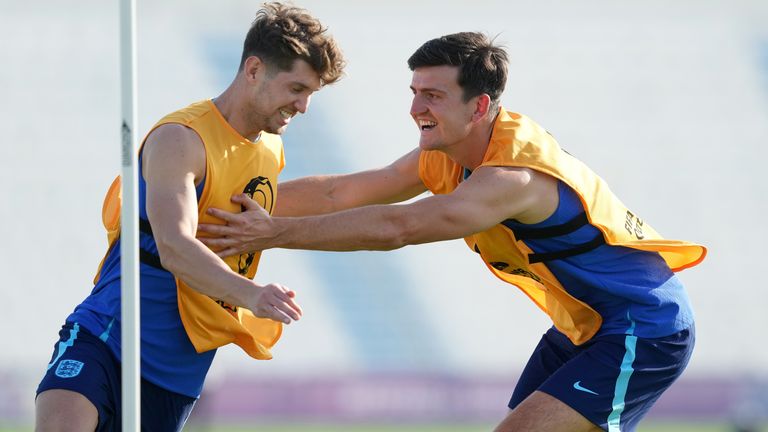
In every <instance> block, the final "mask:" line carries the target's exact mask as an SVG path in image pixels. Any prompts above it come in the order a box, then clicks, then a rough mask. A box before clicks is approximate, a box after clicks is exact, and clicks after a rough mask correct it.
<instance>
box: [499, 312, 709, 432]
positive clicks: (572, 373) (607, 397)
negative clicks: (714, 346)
mask: <svg viewBox="0 0 768 432" xmlns="http://www.w3.org/2000/svg"><path fill="white" fill-rule="evenodd" d="M695 339H696V337H695V329H694V327H693V326H692V327H691V328H689V329H687V330H683V331H681V332H679V333H675V334H673V335H671V336H667V337H663V338H658V339H644V338H639V337H636V336H632V335H621V334H619V335H606V336H600V337H596V338H593V339H592V340H590V341H588V342H587V343H585V344H583V345H580V346H575V345H573V344H572V343H571V341H570V340H568V338H567V337H566V336H565V335H563V334H562V333H560V332H559V331H557V330H555V329H550V330H549V331H547V333H545V334H544V336H542V338H541V341H540V342H539V345H538V346H537V347H536V350H535V351H534V352H533V355H532V356H531V358H530V360H528V364H527V365H526V366H525V369H524V370H523V373H522V375H521V376H520V380H519V381H518V383H517V386H516V387H515V391H514V392H513V393H512V398H511V399H510V401H509V408H510V409H514V408H515V407H516V406H517V405H518V404H520V403H521V402H522V401H523V400H524V399H525V398H526V397H528V396H529V395H530V394H531V393H533V392H534V391H535V390H539V391H541V392H544V393H547V394H549V395H552V396H554V397H555V398H557V399H558V400H560V401H562V402H563V403H565V404H567V405H568V406H570V407H571V408H573V409H575V410H576V411H578V412H579V413H581V415H583V416H584V417H586V418H587V419H588V420H589V421H591V422H592V423H594V424H596V425H598V426H599V427H601V428H603V429H604V430H606V431H611V432H613V431H624V432H628V431H634V430H635V428H636V427H637V423H638V422H639V421H640V419H641V418H642V417H643V416H644V415H645V414H646V413H647V412H648V410H649V409H650V408H651V406H652V405H653V404H654V403H655V402H656V400H657V399H658V398H659V396H661V394H662V393H663V392H664V391H665V390H666V389H667V388H669V386H670V385H672V383H673V382H674V381H675V380H676V379H677V377H679V376H680V374H682V373H683V370H684V369H685V367H686V366H687V365H688V360H690V358H691V352H692V351H693V345H694V343H695Z"/></svg>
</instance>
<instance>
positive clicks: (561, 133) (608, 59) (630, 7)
mask: <svg viewBox="0 0 768 432" xmlns="http://www.w3.org/2000/svg"><path fill="white" fill-rule="evenodd" d="M259 4H260V3H259V2H257V1H234V0H227V1H189V0H188V1H181V0H173V1H172V0H163V1H155V2H151V1H142V0H139V8H138V13H139V21H138V31H139V113H140V118H139V120H140V122H139V131H140V133H141V134H143V133H145V132H146V130H147V129H148V128H149V127H150V126H151V125H152V124H153V122H154V121H155V120H157V119H158V118H160V117H161V116H162V115H163V114H165V113H167V112H169V111H172V110H175V109H177V108H179V107H182V106H185V105H186V104H188V103H190V102H192V101H195V100H199V99H203V98H208V97H213V96H215V95H217V94H218V93H219V92H220V91H222V90H223V89H224V88H225V86H226V85H227V84H228V83H229V82H230V80H231V78H232V77H233V76H234V73H235V69H236V67H237V64H238V61H239V56H240V48H241V43H242V39H243V37H244V35H245V32H246V30H247V28H248V25H249V23H250V21H251V20H252V18H253V15H254V12H255V11H256V9H257V8H258V6H259ZM298 4H299V5H300V6H304V7H306V8H308V9H310V10H311V11H312V12H313V13H315V14H316V15H317V16H318V17H320V18H321V19H322V20H323V21H324V23H325V24H326V25H328V26H329V28H330V30H331V32H332V33H333V34H334V35H335V36H336V37H337V39H338V41H339V43H340V44H341V45H342V47H343V48H344V50H345V53H346V55H347V59H348V63H349V66H348V69H347V77H346V78H345V79H344V80H342V81H341V82H340V83H338V84H336V85H334V86H332V87H329V88H326V89H324V90H322V91H321V92H320V93H318V94H317V95H316V96H315V97H314V98H313V103H312V107H311V109H310V113H309V115H307V116H305V117H302V118H299V119H298V120H297V121H296V122H294V123H292V125H291V127H290V128H289V131H288V133H287V134H286V135H285V144H286V152H287V163H288V165H287V169H286V170H285V171H284V174H283V177H282V178H283V179H287V178H294V177H297V176H301V175H307V174H313V173H331V172H348V171H351V170H357V169H362V168H367V167H372V166H376V165H383V164H386V163H389V162H390V161H392V160H394V159H395V158H397V157H399V156H400V155H401V154H404V153H405V152H407V151H408V150H410V149H411V148H413V147H414V146H415V145H416V135H417V134H416V128H415V127H414V126H413V124H412V121H411V119H410V117H409V115H408V108H409V106H410V96H411V95H410V90H409V89H408V85H409V84H410V72H409V71H408V69H407V66H406V63H405V60H406V59H407V57H408V56H409V55H410V54H411V53H412V52H413V51H414V50H415V49H416V48H417V47H418V46H419V45H420V44H421V43H423V42H424V41H426V40H428V39H430V38H433V37H436V36H439V35H442V34H447V33H452V32H456V31H465V30H478V31H484V32H486V33H488V34H490V35H497V39H496V40H497V41H499V42H501V43H502V44H503V45H505V46H506V47H507V49H508V51H509V53H510V55H511V66H510V80H509V83H508V85H507V91H506V93H505V95H504V98H503V104H504V105H505V107H507V108H508V109H512V110H515V111H519V112H523V113H526V114H527V115H530V116H531V117H533V118H534V119H536V120H538V121H539V122H540V123H542V124H543V125H544V126H545V127H547V128H548V129H549V130H550V132H551V133H553V134H554V135H555V136H556V137H557V138H558V140H559V141H560V143H561V144H562V145H563V146H564V147H566V148H567V149H568V151H569V152H571V153H573V154H575V155H577V156H578V157H580V158H581V159H582V160H584V161H586V162H587V163H588V164H590V165H591V166H592V167H593V168H594V169H595V170H596V171H597V172H598V173H600V174H601V175H602V176H603V177H604V178H605V179H606V180H607V181H608V183H609V184H611V186H612V188H613V189H614V190H615V191H616V192H617V193H618V194H619V196H621V197H622V198H623V200H624V201H625V202H626V203H627V204H628V205H629V206H630V207H631V208H633V209H635V210H636V211H637V212H639V213H640V215H642V216H643V218H644V219H646V220H649V221H652V223H653V224H654V226H655V227H656V228H657V229H658V230H659V231H660V232H662V233H663V234H665V235H666V236H668V237H672V238H682V239H687V240H694V241H699V242H702V243H704V244H706V245H708V246H709V248H710V254H709V258H708V260H706V261H705V262H704V264H703V265H701V266H700V267H698V268H695V269H693V270H689V271H686V272H683V273H682V278H683V280H684V281H685V282H686V284H687V286H688V288H689V292H690V296H691V298H692V300H693V302H694V306H695V308H696V312H697V318H698V323H697V331H698V345H697V350H696V352H695V354H694V358H693V360H692V363H691V364H690V366H689V369H688V371H687V373H686V375H684V377H683V378H682V379H681V380H680V381H679V382H678V383H677V384H676V385H675V386H674V387H673V388H672V389H671V390H670V391H669V392H668V393H667V394H666V395H665V396H664V397H663V398H662V399H661V400H660V402H659V403H658V405H657V407H656V408H655V409H654V410H653V411H652V412H651V414H650V416H649V420H648V423H647V426H646V428H647V429H646V430H712V431H715V430H732V429H733V428H734V427H735V426H733V425H736V424H738V423H743V425H744V427H743V430H748V429H747V428H748V427H749V424H750V423H754V424H760V423H765V421H766V417H767V416H768V414H767V413H768V348H767V347H766V342H765V340H766V339H765V338H766V337H765V331H766V329H768V315H767V314H766V313H765V310H766V307H767V306H768V290H766V288H765V283H764V281H763V275H762V273H761V271H760V268H762V267H763V266H764V265H765V262H764V261H765V258H766V253H765V246H764V243H765V241H766V240H768V236H767V235H766V234H767V230H766V221H765V215H766V214H768V206H767V204H766V203H768V190H767V189H768V187H767V185H768V182H767V181H766V180H765V179H764V178H763V177H762V176H761V174H760V172H764V171H763V170H764V169H765V168H764V166H765V159H766V155H768V152H767V151H766V148H765V147H766V145H768V2H766V1H765V0H752V1H750V0H732V1H729V0H721V1H716V0H704V1H700V0H681V1H676V2H667V1H663V0H650V1H642V2H641V1H623V2H613V1H609V0H585V1H579V2H569V1H553V0H545V1H536V2H533V1H526V2H522V1H521V2H518V1H490V0H476V1H471V2H469V1H456V2H445V1H434V0H427V1H420V2H410V1H404V0H390V1H387V2H383V1H382V2H351V1H343V0H322V1H321V0H305V1H302V2H298ZM0 62H1V63H2V67H1V68H0V85H1V86H2V88H3V89H4V90H3V93H4V95H3V99H2V101H0V136H2V137H3V142H2V144H0V161H2V170H0V199H2V206H0V215H1V217H0V221H2V223H0V239H2V247H0V274H2V282H0V286H2V288H1V289H0V299H1V300H0V324H1V327H0V328H1V329H2V332H3V340H4V342H3V348H2V350H0V429H2V428H3V427H7V428H14V427H15V428H20V430H24V429H29V428H30V427H31V424H32V418H33V398H34V390H35V387H36V385H37V382H38V380H39V378H40V376H41V374H42V372H43V370H44V368H45V365H46V363H47V361H48V359H49V356H50V353H51V349H52V346H53V342H54V340H55V336H56V334H57V331H58V328H59V326H60V325H61V323H62V320H63V319H64V318H65V316H66V315H67V314H68V313H69V312H70V311H71V310H72V308H73V307H74V306H75V305H76V304H77V303H78V302H79V301H80V300H81V299H82V298H84V296H86V295H87V294H88V292H89V291H90V289H91V277H92V275H93V272H94V271H95V270H96V266H97V264H98V262H99V259H100V258H101V256H102V254H103V252H104V248H105V245H106V241H105V237H104V234H103V232H102V231H101V229H100V206H101V201H102V197H103V193H104V192H105V190H106V188H107V186H108V185H109V182H110V181H111V180H112V178H113V176H114V175H115V174H116V173H117V172H118V170H119V148H118V140H119V136H118V124H119V116H120V113H119V99H118V98H119V64H118V8H117V1H114V0H113V1H103V0H78V1H74V2H58V1H53V0H44V1H43V0H41V1H34V2H18V1H16V0H0ZM465 249H466V248H465V246H464V245H463V243H462V242H461V241H453V242H445V243H440V244H433V245H425V246H417V247H408V248H405V249H403V250H399V251H395V252H391V253H374V252H361V253H347V254H334V253H312V252H299V251H270V252H268V253H266V254H265V256H264V258H263V261H262V264H261V266H260V270H259V274H258V275H257V278H258V280H261V281H265V282H267V281H279V282H282V283H285V284H286V285H288V286H290V287H292V288H294V289H296V290H297V291H298V292H299V300H300V301H301V303H302V306H303V307H304V310H305V313H306V315H305V317H304V318H303V319H302V320H301V321H300V322H298V323H296V324H294V325H291V326H290V327H288V328H287V329H286V331H285V335H284V337H283V340H282V341H281V342H280V343H279V344H278V346H277V347H276V349H275V350H274V354H275V359H274V360H273V361H269V362H255V361H251V360H249V359H248V358H247V357H246V356H245V355H244V354H243V353H241V352H240V351H239V349H237V348H234V347H227V348H224V349H221V350H220V351H219V355H218V358H217V361H216V362H214V367H213V369H212V370H211V372H210V375H209V376H210V378H209V380H208V383H207V386H206V389H205V391H204V394H203V399H201V402H200V403H199V405H198V407H197V409H196V411H195V413H194V414H193V416H192V419H191V420H190V429H193V430H201V431H202V430H224V429H221V428H220V427H221V426H222V425H231V424H241V425H251V426H253V427H257V426H258V429H259V430H289V429H281V428H280V425H281V424H285V423H293V424H299V425H302V424H303V425H320V424H325V425H336V426H328V427H327V429H317V430H342V429H341V427H340V426H338V425H350V426H348V427H349V429H348V430H363V426H360V425H366V427H374V426H375V425H387V424H390V425H392V424H394V425H397V426H396V427H397V428H398V430H411V429H407V427H406V426H404V425H422V428H421V429H418V430H456V431H458V430H488V429H489V428H490V425H492V424H495V423H496V421H497V420H498V419H500V418H501V417H502V416H503V415H504V413H505V410H506V406H505V405H506V400H507V398H508V397H509V395H510V394H511V391H512V389H513V386H514V383H515V381H516V377H517V374H518V373H519V371H520V369H521V368H522V366H523V365H524V364H525V361H526V360H527V357H528V355H529V353H530V351H531V350H532V348H533V346H534V345H535V343H536V341H537V340H538V338H539V336H540V335H541V333H543V332H544V331H545V330H546V328H547V327H548V325H549V322H548V320H547V319H546V317H545V316H544V315H543V314H542V313H540V312H539V311H538V310H537V309H536V308H535V307H534V306H533V304H531V303H530V302H529V301H528V300H527V299H526V298H525V296H524V295H522V294H521V293H520V292H518V291H516V289H515V288H513V287H510V286H506V285H504V284H503V283H501V282H500V281H498V280H496V279H495V278H494V277H493V276H492V275H491V274H489V273H487V271H486V270H485V269H484V268H483V266H482V265H480V262H479V261H477V259H476V258H475V257H474V256H472V254H469V253H467V251H466V250H465ZM705 423H707V424H711V426H708V428H706V427H704V426H701V425H703V424H705ZM659 424H667V425H670V424H671V425H672V426H668V427H667V429H663V428H661V429H654V428H653V425H659ZM265 425H271V426H269V427H268V426H265ZM449 425H452V426H449ZM460 425H465V426H460ZM382 427H384V426H382ZM429 427H431V428H432V429H429ZM270 428H272V429H270ZM243 430H246V429H243ZM290 430H292V429H290ZM298 430H310V429H309V426H306V427H301V426H300V427H299V428H298ZM313 430H314V429H313ZM370 430H384V429H370ZM413 430H416V429H413Z"/></svg>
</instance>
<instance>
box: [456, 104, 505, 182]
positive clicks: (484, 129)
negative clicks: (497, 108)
mask: <svg viewBox="0 0 768 432" xmlns="http://www.w3.org/2000/svg"><path fill="white" fill-rule="evenodd" d="M497 116H498V113H496V114H495V115H492V114H489V115H487V116H485V117H484V118H483V119H482V120H481V121H479V122H478V123H477V124H476V125H475V126H473V128H472V131H471V132H470V133H469V135H467V137H466V138H465V139H464V140H463V141H462V142H461V143H459V145H457V146H455V147H454V148H453V149H451V150H449V151H446V152H445V153H446V154H447V155H448V157H450V158H451V159H452V160H453V161H454V162H456V163H457V164H459V165H461V166H463V167H464V168H469V169H470V170H474V169H475V168H477V167H478V166H480V164H481V163H483V159H484V158H485V153H486V151H487V150H488V145H489V144H490V142H491V135H492V134H493V126H494V125H495V124H496V117H497Z"/></svg>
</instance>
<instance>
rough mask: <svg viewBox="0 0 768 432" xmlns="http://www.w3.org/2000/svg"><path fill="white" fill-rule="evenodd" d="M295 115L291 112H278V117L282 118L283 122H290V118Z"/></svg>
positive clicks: (282, 110) (283, 110)
mask: <svg viewBox="0 0 768 432" xmlns="http://www.w3.org/2000/svg"><path fill="white" fill-rule="evenodd" d="M295 114H296V113H295V112H291V111H288V110H285V109H281V110H280V117H282V118H283V120H290V119H291V117H293V116H294V115H295Z"/></svg>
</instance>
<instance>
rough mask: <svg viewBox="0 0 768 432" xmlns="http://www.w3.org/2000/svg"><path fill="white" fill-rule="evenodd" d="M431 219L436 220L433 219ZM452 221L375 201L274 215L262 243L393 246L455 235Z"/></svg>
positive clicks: (342, 247)
mask: <svg viewBox="0 0 768 432" xmlns="http://www.w3.org/2000/svg"><path fill="white" fill-rule="evenodd" d="M433 222H435V221H434V220H433ZM451 223H452V221H450V220H443V221H440V222H436V223H432V224H430V223H428V222H426V221H425V219H424V218H423V217H419V215H418V210H417V209H415V208H413V206H412V205H374V206H367V207H360V208H356V209H351V210H346V211H343V212H338V213H333V214H329V215H321V216H311V217H274V218H272V219H271V221H270V225H271V228H270V232H271V233H272V235H271V237H270V238H268V239H265V244H266V246H265V245H260V246H265V247H260V248H259V249H269V248H276V247H279V248H287V249H311V250H328V251H354V250H382V251H384V250H392V249H398V248H401V247H403V246H406V245H411V244H420V243H426V242H433V241H440V240H448V239H453V238H456V237H457V235H456V234H455V232H456V231H455V230H451V229H446V228H447V227H448V226H449V225H450V224H451Z"/></svg>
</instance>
